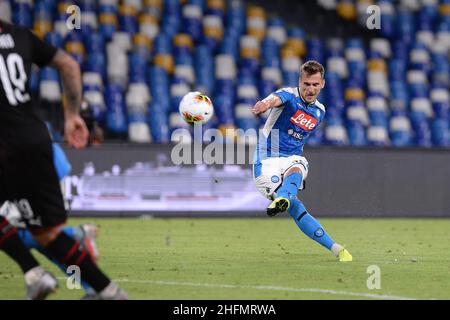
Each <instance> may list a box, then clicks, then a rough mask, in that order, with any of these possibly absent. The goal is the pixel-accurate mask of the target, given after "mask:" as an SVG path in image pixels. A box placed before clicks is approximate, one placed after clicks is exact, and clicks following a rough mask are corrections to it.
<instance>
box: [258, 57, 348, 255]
mask: <svg viewBox="0 0 450 320" xmlns="http://www.w3.org/2000/svg"><path fill="white" fill-rule="evenodd" d="M324 86H325V80H324V68H323V66H322V65H321V64H320V63H319V62H317V61H313V60H310V61H308V62H306V63H305V64H303V65H302V66H301V69H300V78H299V86H298V87H297V88H283V89H280V90H278V91H276V92H275V93H272V94H270V95H269V96H268V97H267V98H265V99H264V100H262V101H258V102H257V103H256V104H255V105H254V106H253V109H252V111H253V113H254V114H255V115H258V114H261V113H264V112H266V111H267V110H269V109H271V108H272V110H271V112H270V114H269V117H268V119H267V121H266V123H265V125H264V128H263V130H262V134H260V137H259V141H258V146H257V149H256V152H255V157H254V164H253V176H254V180H255V184H256V188H257V189H258V190H259V191H260V192H261V193H262V194H263V195H264V196H265V197H267V198H268V199H270V200H273V201H272V203H271V204H270V205H269V206H268V208H267V214H268V215H269V216H275V215H276V214H278V213H280V212H284V211H286V210H287V211H288V212H289V214H290V216H291V217H292V218H293V219H294V221H295V223H296V224H297V226H298V227H299V228H300V230H301V231H303V233H305V234H306V235H307V236H308V237H310V238H311V239H313V240H314V241H317V242H318V243H319V244H321V245H322V246H324V247H325V248H327V249H328V250H330V251H332V252H333V253H334V254H335V255H336V256H337V257H338V258H339V261H342V262H348V261H352V259H353V258H352V256H351V254H350V253H349V252H348V251H347V250H346V249H345V248H344V247H343V246H341V245H340V244H338V243H336V242H335V241H334V240H333V239H332V238H331V237H330V236H329V235H328V233H327V232H326V231H325V229H324V228H323V227H322V225H321V224H320V223H319V221H317V220H316V219H315V218H314V217H313V216H311V215H310V214H309V213H308V211H307V210H306V208H305V206H304V205H303V203H302V202H301V201H300V200H299V199H298V198H297V192H298V190H301V189H303V186H304V181H305V179H306V177H307V176H308V161H307V160H306V159H305V158H304V157H302V153H303V146H304V145H305V143H306V141H307V140H308V137H309V136H310V135H311V134H312V133H313V132H314V130H316V129H317V127H318V126H319V124H320V122H321V121H322V120H323V118H324V117H325V106H324V105H323V104H321V103H320V102H319V101H318V100H317V96H318V95H319V93H320V91H321V90H322V89H323V87H324Z"/></svg>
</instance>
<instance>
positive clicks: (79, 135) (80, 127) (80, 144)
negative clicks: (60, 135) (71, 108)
mask: <svg viewBox="0 0 450 320" xmlns="http://www.w3.org/2000/svg"><path fill="white" fill-rule="evenodd" d="M64 132H65V135H66V139H67V143H68V144H69V145H70V146H72V147H74V148H76V149H81V148H84V147H86V145H87V143H88V138H89V131H88V129H87V127H86V124H85V123H84V120H83V119H82V118H81V117H80V116H79V115H78V114H74V115H67V114H66V119H65V123H64Z"/></svg>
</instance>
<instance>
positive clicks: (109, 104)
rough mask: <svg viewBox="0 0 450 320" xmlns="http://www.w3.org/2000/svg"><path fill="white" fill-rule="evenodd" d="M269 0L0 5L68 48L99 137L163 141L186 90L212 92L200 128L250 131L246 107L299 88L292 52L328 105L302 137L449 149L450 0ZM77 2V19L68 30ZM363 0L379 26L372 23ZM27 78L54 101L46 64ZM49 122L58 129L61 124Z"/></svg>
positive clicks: (55, 84) (46, 0)
mask: <svg viewBox="0 0 450 320" xmlns="http://www.w3.org/2000/svg"><path fill="white" fill-rule="evenodd" d="M254 3H258V4H254ZM277 3H278V2H277ZM277 3H274V2H273V1H259V2H257V1H253V3H252V4H250V3H247V2H245V1H240V0H229V1H226V0H123V1H118V0H97V1H96V0H79V1H66V0H63V1H56V0H37V1H32V0H10V1H5V0H3V1H0V12H1V13H0V16H1V17H3V18H4V19H10V20H11V21H13V22H14V23H16V24H21V25H24V26H27V27H29V28H32V29H33V30H34V31H35V32H36V34H37V35H39V36H40V37H42V38H43V39H45V40H46V41H48V42H49V43H52V44H53V45H55V46H57V47H60V48H64V49H65V50H67V51H68V52H69V53H70V54H71V55H72V56H73V57H75V59H76V60H77V61H78V62H79V63H80V64H81V66H82V71H83V89H84V99H85V100H86V101H87V102H88V103H89V105H90V106H91V108H92V109H93V110H94V114H95V117H96V119H97V121H98V123H99V124H100V125H101V126H102V127H103V128H104V130H105V132H106V136H107V138H109V139H120V140H128V141H131V142H139V143H140V142H156V143H167V142H169V141H170V135H171V132H173V131H174V130H175V129H177V128H180V127H186V124H185V123H184V121H183V120H182V119H181V117H180V115H179V113H178V103H179V101H180V99H181V97H182V96H183V95H184V94H185V93H187V92H188V91H191V90H200V91H203V92H205V93H206V94H207V95H209V96H210V97H211V98H212V100H213V102H214V106H215V114H216V116H215V118H213V120H212V121H211V122H210V123H208V125H207V126H208V127H215V128H219V129H220V130H222V131H224V130H226V129H230V128H234V129H237V128H241V129H244V130H247V129H250V128H253V129H257V128H259V127H260V126H261V125H262V124H263V123H264V120H265V117H264V116H263V117H261V118H256V117H255V116H253V114H252V113H251V112H250V107H251V105H253V104H254V103H255V102H256V101H257V100H258V99H260V98H262V97H265V96H266V95H267V94H269V93H270V92H272V91H274V90H275V89H276V88H279V87H285V86H296V85H297V79H298V70H299V67H300V65H301V63H302V62H303V61H306V60H308V59H315V60H318V61H319V62H321V63H323V64H324V65H325V67H326V75H325V77H326V81H327V85H326V87H325V90H323V92H322V94H321V97H320V100H321V101H322V102H324V104H325V105H326V106H327V115H326V122H325V126H323V127H322V128H321V129H320V130H319V131H317V132H316V134H315V135H314V136H313V137H312V138H311V139H310V141H309V144H311V145H352V146H394V147H410V146H418V147H431V146H434V147H449V146H450V127H449V125H450V114H449V107H450V104H449V84H450V64H449V49H450V0H440V1H438V0H427V1H418V0H399V1H393V0H373V1H370V0H359V1H355V0H316V1H304V2H303V1H302V3H303V4H302V5H300V4H299V5H298V6H297V8H293V7H288V4H286V3H284V2H280V3H279V4H278V9H279V10H275V7H277ZM288 3H289V5H292V2H288ZM295 3H296V2H295ZM73 4H75V5H77V6H79V8H80V10H81V24H80V28H79V29H74V30H72V31H70V30H69V29H68V28H67V25H66V22H67V19H70V17H71V14H72V13H73V12H74V11H71V10H73V7H70V6H71V5H73ZM370 5H376V6H377V8H378V9H379V12H380V15H381V23H380V26H381V28H380V29H379V30H371V31H370V32H369V31H368V30H367V27H366V23H367V18H368V13H367V7H368V6H370ZM294 7H295V6H294ZM290 8H291V9H294V10H297V11H296V12H300V13H299V15H298V16H297V15H293V14H290V15H289V14H288V13H287V12H289V9H290ZM278 13H279V14H278ZM326 24H328V28H327V27H326ZM334 26H336V28H334ZM337 26H339V27H337ZM333 28H334V29H336V30H334V31H330V29H333ZM30 81H31V85H32V88H33V90H34V91H35V93H36V95H37V96H40V98H41V101H43V104H51V105H58V104H61V99H62V97H61V87H60V84H59V79H58V75H57V73H56V72H55V71H54V70H52V69H50V68H43V69H41V70H38V69H35V70H33V77H32V79H30ZM52 110H56V107H52ZM47 118H48V115H47ZM51 122H52V128H54V130H55V131H57V132H55V133H56V134H54V136H55V137H58V135H57V133H58V131H60V122H59V123H58V122H57V120H55V117H53V119H52V120H51Z"/></svg>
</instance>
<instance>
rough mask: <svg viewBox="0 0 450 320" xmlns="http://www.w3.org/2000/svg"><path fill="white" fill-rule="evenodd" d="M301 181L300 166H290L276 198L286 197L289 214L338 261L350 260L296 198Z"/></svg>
mask: <svg viewBox="0 0 450 320" xmlns="http://www.w3.org/2000/svg"><path fill="white" fill-rule="evenodd" d="M301 183H302V174H301V170H300V168H299V167H293V168H291V169H290V170H289V171H287V172H286V173H285V178H284V181H283V184H282V186H281V188H280V189H279V190H278V192H277V196H278V197H277V198H276V199H278V198H287V199H288V201H289V204H290V206H289V208H288V212H289V215H290V216H291V217H292V218H293V219H294V221H295V223H296V224H297V226H298V227H299V228H300V230H301V231H302V232H303V233H304V234H306V235H307V236H308V237H310V238H311V239H313V240H314V241H316V242H318V243H319V244H321V245H322V246H324V247H325V248H327V249H328V250H330V251H332V252H333V254H334V255H336V256H337V257H338V258H339V261H342V262H348V261H352V260H353V258H352V256H351V254H350V253H349V252H348V251H347V250H346V249H345V248H344V247H343V246H341V245H340V244H338V243H337V242H335V241H334V240H333V239H332V238H331V237H330V236H329V235H328V233H327V232H326V231H325V229H324V228H323V227H322V225H321V224H320V222H319V221H318V220H317V219H315V218H314V217H313V216H311V215H310V214H309V212H308V211H307V210H306V208H305V206H304V205H303V203H302V202H301V201H300V200H299V199H298V198H297V192H298V188H299V187H300V185H301ZM295 188H297V189H295ZM276 199H275V200H276Z"/></svg>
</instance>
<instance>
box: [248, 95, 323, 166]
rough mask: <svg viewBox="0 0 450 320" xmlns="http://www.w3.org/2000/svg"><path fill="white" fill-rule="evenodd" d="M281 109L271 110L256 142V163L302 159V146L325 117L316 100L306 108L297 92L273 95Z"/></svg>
mask: <svg viewBox="0 0 450 320" xmlns="http://www.w3.org/2000/svg"><path fill="white" fill-rule="evenodd" d="M274 94H275V95H277V96H278V97H279V98H280V99H281V101H282V105H281V106H279V107H277V108H272V110H271V112H270V114H269V117H268V118H267V121H266V124H265V125H264V129H263V136H262V137H260V138H259V141H258V147H257V150H256V151H257V152H256V154H255V163H257V162H259V161H261V160H263V159H265V158H270V157H289V156H293V155H298V156H301V155H302V153H303V146H304V145H305V143H306V141H307V140H308V138H309V136H310V135H311V134H312V133H313V132H314V130H316V129H317V127H318V126H319V124H320V122H321V121H322V119H323V118H324V117H325V106H324V105H323V104H321V103H320V102H319V101H318V100H316V101H315V102H313V103H310V104H307V103H306V102H304V101H303V99H302V98H301V96H300V90H299V88H283V89H280V90H278V91H276V92H275V93H274Z"/></svg>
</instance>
